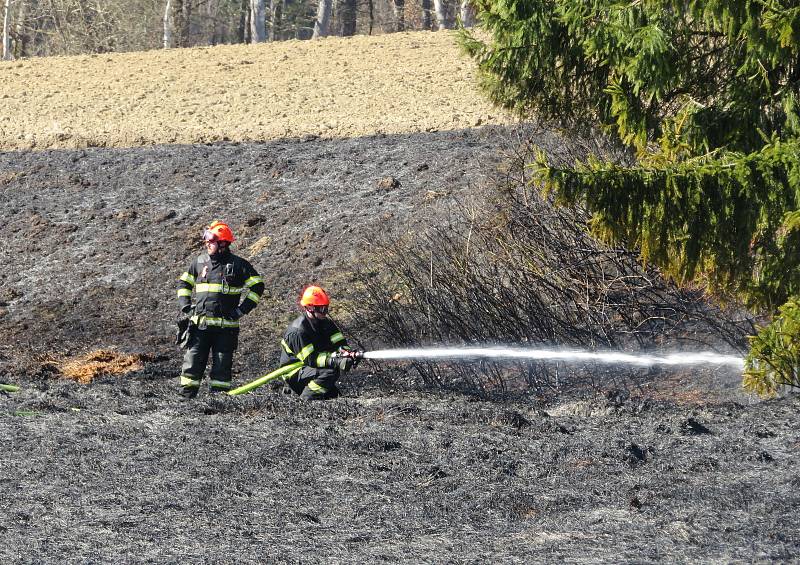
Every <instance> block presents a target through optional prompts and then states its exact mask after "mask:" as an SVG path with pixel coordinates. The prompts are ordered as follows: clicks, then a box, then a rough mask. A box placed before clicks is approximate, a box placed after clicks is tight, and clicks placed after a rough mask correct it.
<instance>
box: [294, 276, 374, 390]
mask: <svg viewBox="0 0 800 565" xmlns="http://www.w3.org/2000/svg"><path fill="white" fill-rule="evenodd" d="M300 306H301V307H302V309H303V313H302V314H301V315H300V316H299V317H298V318H297V319H295V320H294V321H293V322H292V323H291V324H290V325H289V327H288V328H287V329H286V332H285V333H284V336H283V339H282V340H281V360H280V364H281V367H284V366H286V365H289V364H291V363H295V362H297V361H302V362H303V366H302V367H299V368H298V369H296V370H295V371H293V372H291V373H289V374H288V375H287V376H285V377H284V381H285V382H286V385H287V386H288V387H289V388H290V389H291V390H292V391H294V392H295V393H296V394H299V395H300V398H302V399H303V400H326V399H329V398H336V397H337V396H339V389H338V388H337V387H336V381H337V380H338V379H339V376H340V375H341V373H342V372H344V371H349V370H350V369H351V368H352V367H353V363H354V362H355V361H356V360H358V359H359V357H360V352H357V351H352V350H351V349H350V348H349V347H348V346H347V340H346V339H345V338H344V335H342V332H341V331H339V328H338V327H337V326H336V324H335V323H333V321H332V320H331V319H330V318H328V307H329V306H330V299H329V298H328V294H327V293H326V292H325V291H324V290H323V289H322V288H320V287H318V286H309V287H308V288H306V289H305V291H303V295H302V296H301V297H300Z"/></svg>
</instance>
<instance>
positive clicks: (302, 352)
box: [297, 343, 314, 361]
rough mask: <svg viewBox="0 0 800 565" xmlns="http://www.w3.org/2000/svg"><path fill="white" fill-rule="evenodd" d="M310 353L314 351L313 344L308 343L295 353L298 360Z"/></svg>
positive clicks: (306, 357) (302, 359)
mask: <svg viewBox="0 0 800 565" xmlns="http://www.w3.org/2000/svg"><path fill="white" fill-rule="evenodd" d="M312 353H314V344H313V343H309V344H308V345H306V346H305V347H304V348H303V349H301V350H300V353H298V354H297V358H298V359H300V361H305V360H306V359H308V356H309V355H311V354H312Z"/></svg>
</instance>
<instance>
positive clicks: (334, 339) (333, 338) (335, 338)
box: [331, 332, 344, 343]
mask: <svg viewBox="0 0 800 565" xmlns="http://www.w3.org/2000/svg"><path fill="white" fill-rule="evenodd" d="M343 339H344V336H343V335H342V332H336V333H335V334H333V335H332V336H331V343H339V342H340V341H342V340H343Z"/></svg>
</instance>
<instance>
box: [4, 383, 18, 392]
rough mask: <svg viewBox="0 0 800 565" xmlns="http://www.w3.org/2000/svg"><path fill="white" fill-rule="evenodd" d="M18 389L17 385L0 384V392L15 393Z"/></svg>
mask: <svg viewBox="0 0 800 565" xmlns="http://www.w3.org/2000/svg"><path fill="white" fill-rule="evenodd" d="M18 390H19V387H18V386H17V385H7V384H3V383H0V392H17V391H18Z"/></svg>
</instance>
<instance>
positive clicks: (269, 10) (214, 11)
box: [0, 0, 473, 59]
mask: <svg viewBox="0 0 800 565" xmlns="http://www.w3.org/2000/svg"><path fill="white" fill-rule="evenodd" d="M0 2H1V3H2V4H0V5H2V6H3V14H2V16H3V18H2V21H3V55H2V56H3V59H13V58H20V57H32V56H51V55H76V54H81V53H107V52H114V51H142V50H148V49H157V48H160V47H166V48H169V47H192V46H199V45H218V44H225V43H260V42H264V41H283V40H287V39H311V38H315V37H324V36H328V35H336V36H352V35H356V34H379V33H388V32H395V31H404V30H440V29H450V28H453V27H455V26H456V25H457V24H458V23H459V22H463V23H464V25H466V26H469V25H471V23H472V20H473V16H472V14H473V11H472V8H471V5H470V3H469V2H468V1H467V0H416V1H414V2H407V1H406V0H0Z"/></svg>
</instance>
